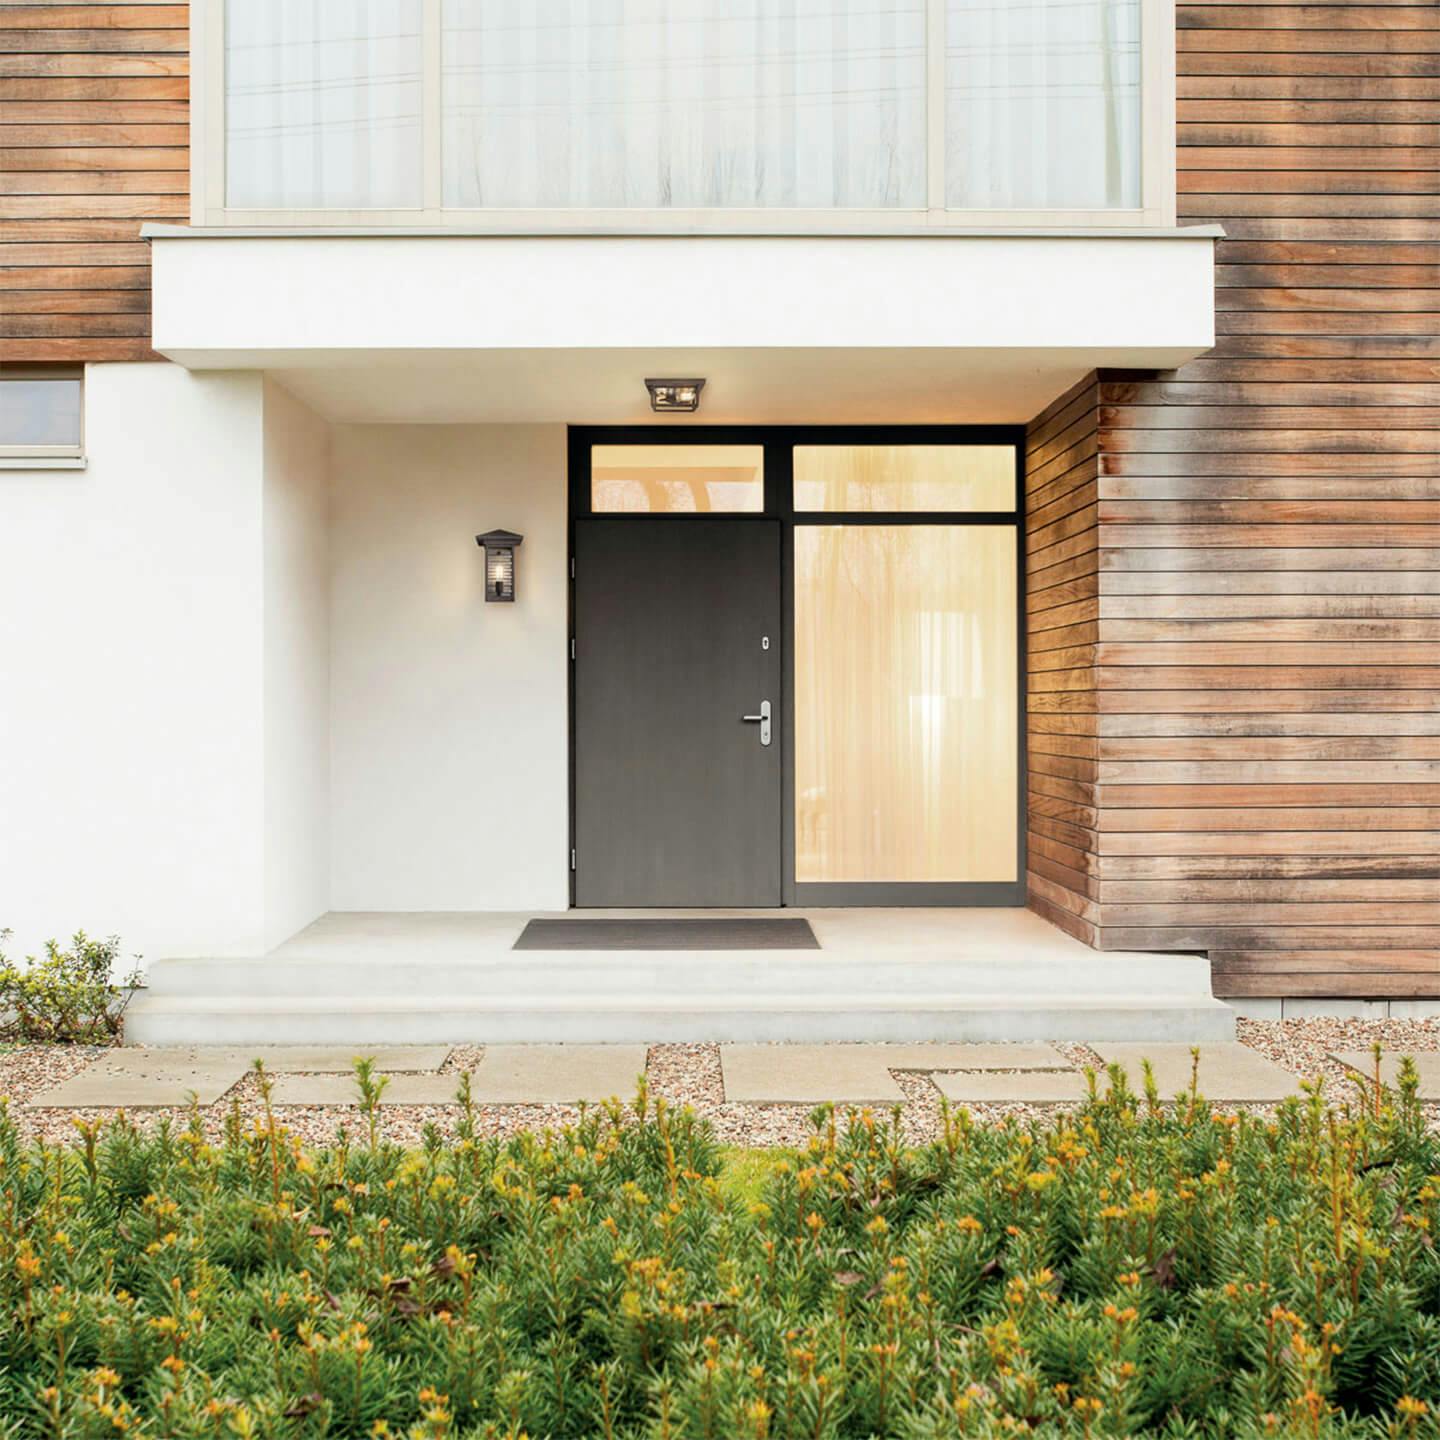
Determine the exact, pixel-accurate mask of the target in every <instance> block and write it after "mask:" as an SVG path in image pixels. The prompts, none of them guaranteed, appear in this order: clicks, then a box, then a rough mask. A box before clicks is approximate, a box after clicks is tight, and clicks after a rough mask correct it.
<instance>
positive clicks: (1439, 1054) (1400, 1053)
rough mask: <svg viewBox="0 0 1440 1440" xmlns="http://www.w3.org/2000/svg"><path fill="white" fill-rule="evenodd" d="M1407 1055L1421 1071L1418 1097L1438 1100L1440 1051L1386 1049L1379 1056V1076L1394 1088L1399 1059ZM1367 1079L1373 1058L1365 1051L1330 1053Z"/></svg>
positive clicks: (1439, 1096) (1371, 1070)
mask: <svg viewBox="0 0 1440 1440" xmlns="http://www.w3.org/2000/svg"><path fill="white" fill-rule="evenodd" d="M1406 1055H1409V1056H1410V1058H1411V1059H1412V1060H1414V1062H1415V1068H1416V1069H1417V1070H1418V1071H1419V1072H1420V1098H1421V1099H1422V1100H1440V1050H1396V1051H1395V1052H1394V1053H1393V1054H1392V1053H1391V1052H1390V1051H1388V1050H1387V1051H1386V1052H1385V1053H1384V1054H1383V1055H1382V1056H1381V1057H1380V1079H1381V1081H1382V1083H1384V1084H1386V1085H1389V1086H1390V1087H1391V1089H1394V1088H1395V1086H1397V1085H1398V1084H1399V1083H1400V1062H1401V1060H1403V1059H1404V1058H1405V1056H1406ZM1330 1058H1331V1059H1332V1060H1338V1061H1339V1062H1340V1063H1341V1064H1342V1065H1348V1066H1349V1067H1350V1069H1352V1070H1358V1071H1359V1072H1360V1074H1361V1075H1363V1076H1364V1077H1365V1079H1367V1080H1369V1079H1370V1078H1371V1077H1372V1076H1373V1075H1374V1074H1375V1059H1374V1057H1373V1056H1372V1055H1371V1054H1370V1052H1369V1051H1368V1050H1340V1051H1337V1052H1335V1053H1334V1054H1332V1055H1331V1056H1330Z"/></svg>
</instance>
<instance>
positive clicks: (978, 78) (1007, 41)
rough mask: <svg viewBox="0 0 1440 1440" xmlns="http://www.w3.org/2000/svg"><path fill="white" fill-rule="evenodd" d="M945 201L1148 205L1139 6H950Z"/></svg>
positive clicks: (1070, 0) (1000, 0) (992, 205)
mask: <svg viewBox="0 0 1440 1440" xmlns="http://www.w3.org/2000/svg"><path fill="white" fill-rule="evenodd" d="M948 9H949V20H948V28H947V33H946V45H945V50H946V56H945V62H946V63H945V69H946V126H945V169H946V203H947V205H949V206H950V207H951V208H952V209H975V210H982V209H1002V210H1027V209H1049V210H1054V209H1072V208H1073V209H1106V208H1118V209H1125V208H1134V207H1138V206H1139V204H1140V0H949V7H948Z"/></svg>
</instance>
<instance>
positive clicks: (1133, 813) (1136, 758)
mask: <svg viewBox="0 0 1440 1440" xmlns="http://www.w3.org/2000/svg"><path fill="white" fill-rule="evenodd" d="M1179 26H1180V30H1179V36H1178V42H1179V44H1178V49H1179V95H1180V100H1179V107H1180V110H1179V144H1180V150H1179V191H1180V195H1179V203H1180V218H1181V222H1182V223H1201V222H1207V221H1218V222H1219V223H1221V224H1223V225H1224V226H1225V229H1226V232H1227V237H1228V238H1227V239H1225V240H1224V241H1222V242H1220V244H1219V247H1218V250H1217V254H1216V259H1217V271H1216V286H1217V288H1216V307H1217V312H1218V314H1217V330H1218V343H1217V345H1216V348H1215V349H1214V350H1213V351H1212V352H1210V353H1209V354H1208V355H1206V356H1205V357H1203V358H1202V359H1199V360H1196V361H1194V362H1193V363H1191V364H1189V365H1186V366H1185V367H1183V368H1182V369H1180V370H1178V371H1175V372H1173V373H1169V374H1164V375H1159V376H1136V375H1110V374H1102V375H1100V376H1099V377H1097V379H1095V380H1093V381H1091V382H1087V383H1086V385H1085V386H1082V387H1081V388H1080V390H1079V391H1077V392H1074V394H1075V395H1076V396H1077V397H1090V398H1091V399H1092V400H1093V405H1094V414H1093V416H1082V415H1077V416H1076V417H1075V418H1074V419H1072V420H1071V422H1070V425H1071V429H1072V431H1073V432H1074V433H1076V434H1080V433H1084V434H1085V435H1086V437H1087V438H1086V440H1085V444H1086V445H1087V446H1093V450H1094V454H1095V456H1096V460H1095V462H1094V464H1095V469H1096V472H1097V475H1096V479H1095V480H1094V481H1093V482H1086V483H1089V484H1090V491H1089V493H1088V494H1086V495H1084V497H1083V503H1080V495H1079V489H1078V487H1077V490H1076V492H1075V497H1076V503H1072V504H1070V505H1069V506H1068V507H1067V506H1064V502H1062V508H1065V509H1066V511H1067V514H1068V516H1069V517H1070V523H1071V525H1072V527H1073V528H1072V530H1071V532H1070V533H1068V536H1067V538H1065V539H1064V540H1059V537H1060V536H1061V534H1062V526H1063V525H1064V523H1065V521H1062V520H1059V519H1058V518H1057V516H1058V511H1057V509H1056V504H1055V499H1056V497H1055V496H1054V492H1053V490H1051V489H1049V488H1047V487H1048V486H1050V485H1051V483H1052V482H1051V481H1050V480H1049V479H1047V477H1046V473H1045V471H1044V469H1043V465H1044V463H1045V461H1046V456H1047V451H1046V446H1047V443H1048V441H1047V436H1048V435H1049V434H1050V433H1051V432H1053V430H1054V428H1055V425H1056V424H1057V423H1058V420H1059V418H1060V417H1061V416H1062V415H1063V413H1064V412H1063V410H1062V409H1061V408H1060V407H1052V409H1051V410H1050V411H1049V412H1047V414H1046V415H1045V416H1042V417H1040V419H1038V420H1037V421H1036V422H1035V423H1034V425H1033V426H1032V427H1031V447H1032V448H1031V480H1032V502H1031V503H1032V505H1034V504H1035V502H1036V500H1037V499H1039V500H1043V501H1046V502H1048V504H1049V507H1050V508H1049V509H1048V510H1047V511H1044V512H1042V515H1043V518H1044V520H1045V522H1046V524H1047V526H1048V527H1049V530H1048V534H1049V535H1050V536H1053V537H1055V538H1054V539H1046V540H1044V541H1043V542H1042V543H1045V544H1046V545H1047V547H1048V548H1046V549H1044V550H1042V551H1040V552H1039V553H1040V554H1041V555H1054V556H1056V557H1057V558H1058V557H1060V556H1061V555H1063V554H1065V553H1066V552H1065V550H1064V548H1063V547H1065V546H1069V547H1071V549H1072V550H1073V552H1074V557H1075V558H1074V559H1067V560H1066V561H1064V562H1062V563H1064V564H1072V565H1075V566H1077V567H1080V566H1082V565H1083V567H1084V575H1083V576H1082V575H1081V574H1080V573H1079V572H1078V569H1077V573H1076V574H1074V575H1073V576H1072V575H1070V574H1069V573H1068V572H1066V571H1065V570H1063V569H1061V568H1060V566H1053V567H1051V569H1050V570H1049V571H1046V570H1041V571H1040V572H1039V574H1040V576H1041V577H1043V576H1045V575H1046V574H1047V573H1051V574H1054V575H1056V576H1057V577H1060V576H1063V577H1064V582H1065V584H1066V585H1069V586H1074V587H1079V588H1077V589H1076V590H1075V592H1074V593H1073V594H1071V593H1070V592H1069V591H1066V590H1063V589H1058V588H1054V587H1046V588H1043V589H1038V590H1037V589H1035V588H1034V587H1032V591H1031V616H1030V644H1031V646H1032V647H1034V649H1035V651H1036V652H1037V653H1038V657H1039V665H1040V668H1039V669H1038V671H1036V673H1034V674H1032V680H1031V684H1032V706H1033V705H1034V702H1035V700H1036V699H1039V700H1040V701H1041V704H1040V705H1038V706H1035V708H1034V712H1033V713H1034V715H1035V718H1034V720H1033V722H1032V734H1031V747H1032V755H1034V763H1035V767H1036V773H1035V774H1034V776H1033V777H1032V786H1033V798H1032V813H1031V821H1030V827H1031V843H1032V848H1033V853H1034V854H1035V857H1036V859H1035V862H1034V870H1035V874H1034V876H1033V877H1032V882H1031V884H1032V897H1033V901H1032V903H1033V904H1034V905H1035V908H1037V909H1038V910H1040V911H1041V912H1042V913H1044V914H1046V915H1047V916H1050V917H1051V918H1057V914H1058V916H1059V918H1060V920H1061V923H1063V924H1064V925H1065V926H1066V928H1067V929H1071V930H1072V931H1075V932H1076V933H1085V934H1088V935H1089V936H1090V937H1093V939H1094V941H1095V943H1097V944H1098V945H1100V946H1101V947H1102V948H1105V949H1123V948H1135V949H1162V950H1203V951H1207V952H1208V953H1209V954H1210V956H1211V959H1212V963H1213V969H1214V974H1215V988H1216V991H1217V993H1219V994H1228V995H1279V994H1285V995H1307V994H1309V995H1343V994H1352V995H1376V996H1381V995H1391V996H1403V995H1413V996H1435V995H1440V428H1437V427H1440V150H1437V149H1436V148H1435V145H1436V135H1437V121H1440V78H1437V77H1440V8H1436V7H1433V6H1431V7H1424V8H1410V7H1404V6H1390V5H1385V4H1373V5H1358V6H1322V7H1311V6H1306V7H1304V8H1303V9H1290V8H1280V7H1273V6H1267V5H1255V4H1240V5H1208V4H1182V5H1181V8H1180V13H1179ZM1062 403H1063V402H1062ZM1092 434H1093V439H1092V438H1090V437H1091V435H1092ZM1082 463H1084V462H1082V460H1081V458H1080V454H1079V452H1078V451H1077V453H1076V458H1075V464H1076V466H1077V467H1079V466H1080V465H1081V464H1082ZM1075 473H1077V474H1079V473H1081V471H1080V470H1079V469H1078V468H1077V470H1076V472H1075ZM1087 473H1088V472H1087ZM1082 527H1088V529H1085V528H1082ZM1044 533H1045V532H1041V534H1037V535H1036V536H1035V537H1033V538H1034V539H1036V540H1041V535H1042V534H1044ZM1057 540H1058V541H1059V543H1056V542H1057ZM1082 556H1083V557H1085V558H1084V560H1083V561H1082V560H1081V557H1082ZM1092 572H1093V578H1092ZM1092 587H1093V588H1092ZM1092 597H1093V598H1092ZM1062 598H1063V599H1064V602H1065V603H1064V604H1063V605H1062V604H1061V603H1059V602H1060V601H1061V600H1062ZM1059 621H1064V622H1065V624H1064V625H1063V626H1061V625H1059V624H1057V622H1059Z"/></svg>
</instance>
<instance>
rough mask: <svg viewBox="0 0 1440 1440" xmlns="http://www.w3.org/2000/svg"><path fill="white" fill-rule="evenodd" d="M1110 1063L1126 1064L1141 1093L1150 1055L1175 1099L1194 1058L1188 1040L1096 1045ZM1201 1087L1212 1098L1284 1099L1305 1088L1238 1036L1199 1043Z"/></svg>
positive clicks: (1162, 1086) (1166, 1094) (1165, 1091)
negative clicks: (1186, 1042)
mask: <svg viewBox="0 0 1440 1440" xmlns="http://www.w3.org/2000/svg"><path fill="white" fill-rule="evenodd" d="M1094 1048H1095V1050H1096V1051H1097V1052H1098V1054H1099V1055H1100V1057H1101V1059H1102V1060H1104V1061H1105V1063H1106V1064H1107V1065H1112V1064H1119V1065H1123V1066H1124V1067H1125V1073H1126V1075H1127V1076H1128V1077H1129V1081H1130V1088H1131V1089H1132V1090H1134V1091H1135V1092H1136V1094H1140V1093H1141V1092H1142V1091H1143V1089H1144V1084H1145V1072H1144V1070H1143V1068H1142V1067H1141V1063H1140V1062H1141V1061H1142V1060H1149V1061H1150V1065H1151V1068H1152V1069H1153V1070H1154V1072H1155V1084H1156V1086H1157V1087H1158V1088H1159V1091H1160V1096H1161V1099H1163V1100H1173V1099H1174V1098H1175V1097H1176V1096H1177V1095H1178V1094H1180V1093H1181V1091H1186V1090H1189V1088H1190V1070H1191V1065H1192V1063H1193V1062H1192V1058H1191V1054H1190V1050H1191V1047H1190V1046H1189V1045H1179V1044H1175V1043H1157V1044H1148V1045H1147V1044H1124V1045H1110V1044H1099V1045H1096V1046H1095V1047H1094ZM1199 1083H1200V1093H1201V1094H1202V1095H1203V1096H1204V1097H1205V1098H1206V1099H1207V1100H1221V1101H1226V1102H1236V1103H1256V1104H1267V1103H1273V1102H1275V1101H1278V1100H1284V1099H1285V1098H1286V1097H1287V1096H1289V1095H1294V1094H1296V1093H1297V1092H1298V1091H1299V1089H1300V1077H1299V1076H1298V1075H1292V1074H1291V1073H1290V1072H1289V1071H1288V1070H1285V1069H1283V1068H1282V1067H1281V1066H1279V1065H1277V1064H1276V1063H1275V1062H1274V1061H1273V1060H1269V1059H1267V1058H1266V1057H1265V1056H1264V1055H1262V1054H1260V1052H1259V1051H1258V1050H1252V1049H1251V1048H1250V1047H1249V1046H1248V1045H1241V1044H1240V1043H1239V1042H1238V1041H1232V1042H1230V1043H1224V1042H1220V1043H1217V1044H1213V1045H1201V1046H1200V1074H1199Z"/></svg>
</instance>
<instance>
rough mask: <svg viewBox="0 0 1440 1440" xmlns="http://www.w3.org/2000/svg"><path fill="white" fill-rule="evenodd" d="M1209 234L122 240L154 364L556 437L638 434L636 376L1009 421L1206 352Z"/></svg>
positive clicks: (729, 413)
mask: <svg viewBox="0 0 1440 1440" xmlns="http://www.w3.org/2000/svg"><path fill="white" fill-rule="evenodd" d="M1219 233H1220V232H1219V230H1218V229H1217V228H1215V227H1194V228H1190V229H1181V230H1163V231H1149V232H1144V231H1125V232H1115V231H1081V232H1073V231H1072V232H1060V233H1053V232H1015V231H1007V232H946V233H944V234H937V233H935V232H934V231H918V232H915V233H894V232H891V233H886V234H870V233H862V234H843V235H842V234H824V235H815V234H808V235H793V234H779V233H776V234H756V235H703V236H701V235H619V234H613V233H606V234H598V233H597V234H589V233H581V232H570V233H547V234H543V235H533V234H530V235H519V234H503V235H497V234H459V233H448V232H447V233H436V232H397V231H394V230H386V231H359V232H357V231H350V232H337V231H235V230H233V229H227V230H196V229H190V228H188V227H184V226H165V225H154V226H149V227H147V229H146V231H145V234H146V236H147V238H149V239H150V240H151V241H152V252H153V264H154V279H153V283H154V345H155V348H156V349H157V350H158V351H159V352H160V353H161V354H163V355H165V356H167V357H168V358H170V359H171V360H174V361H176V362H178V363H179V364H182V365H185V366H188V367H190V368H192V369H264V370H266V371H269V372H271V373H274V374H275V375H277V376H278V377H279V378H281V379H282V380H283V381H284V382H285V383H286V384H288V385H289V386H290V387H291V388H292V389H294V390H295V391H296V392H297V393H299V394H300V395H301V397H302V398H304V399H306V400H308V401H309V402H310V403H311V404H312V405H314V406H315V407H316V408H317V409H319V410H320V411H321V412H322V413H323V414H326V415H328V416H329V417H330V418H332V419H337V420H349V421H400V422H416V421H426V422H445V421H488V420H497V421H552V420H566V421H572V422H581V423H584V422H589V423H596V422H599V423H615V422H624V421H636V420H649V419H650V418H652V417H651V415H650V412H649V409H648V403H647V397H646V393H645V390H644V386H643V384H642V381H643V380H644V378H645V377H646V376H647V375H704V376H705V377H706V379H707V381H708V382H709V383H708V385H707V388H706V390H705V398H704V407H703V412H702V418H703V420H704V421H707V422H711V423H714V422H721V421H729V422H750V423H787V422H801V421H805V422H816V423H823V422H832V421H836V420H845V421H867V422H868V421H876V422H889V423H902V422H905V423H924V422H942V421H943V422H950V423H961V422H974V421H985V422H990V423H1010V422H1021V421H1024V420H1027V419H1029V418H1030V417H1031V416H1033V415H1034V414H1036V413H1037V412H1038V411H1039V410H1040V409H1042V408H1043V407H1044V406H1045V405H1046V404H1048V403H1049V401H1050V400H1052V399H1053V398H1054V397H1055V396H1056V395H1057V394H1058V393H1060V392H1061V391H1062V390H1063V389H1064V388H1065V387H1066V386H1067V385H1069V384H1071V383H1073V382H1074V381H1075V380H1076V379H1078V378H1079V377H1080V376H1082V375H1084V374H1085V373H1087V372H1088V371H1089V370H1092V369H1096V368H1111V369H1125V370H1160V369H1169V368H1172V367H1174V366H1177V365H1179V364H1182V363H1183V362H1184V361H1186V360H1190V359H1193V358H1194V357H1195V356H1197V355H1199V354H1201V353H1203V352H1204V351H1205V350H1207V349H1209V348H1210V347H1211V345H1213V343H1214V296H1213V283H1214V275H1213V263H1214V262H1213V248H1214V245H1213V242H1214V239H1215V237H1216V236H1217V235H1218V234H1219ZM680 423H684V422H683V421H682V422H680ZM691 423H693V421H692V422H691Z"/></svg>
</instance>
